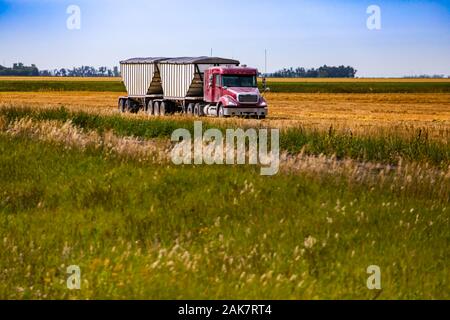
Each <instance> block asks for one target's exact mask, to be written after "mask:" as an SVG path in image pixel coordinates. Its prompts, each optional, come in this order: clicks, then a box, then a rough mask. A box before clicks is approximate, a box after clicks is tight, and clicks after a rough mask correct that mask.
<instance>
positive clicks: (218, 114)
mask: <svg viewBox="0 0 450 320" xmlns="http://www.w3.org/2000/svg"><path fill="white" fill-rule="evenodd" d="M217 116H218V117H219V118H223V117H225V112H224V110H223V106H222V105H219V109H218V111H217Z"/></svg>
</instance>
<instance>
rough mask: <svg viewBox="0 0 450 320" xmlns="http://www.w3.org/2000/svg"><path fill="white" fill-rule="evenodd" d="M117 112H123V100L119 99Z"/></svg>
mask: <svg viewBox="0 0 450 320" xmlns="http://www.w3.org/2000/svg"><path fill="white" fill-rule="evenodd" d="M119 112H122V113H123V112H125V99H123V98H120V99H119Z"/></svg>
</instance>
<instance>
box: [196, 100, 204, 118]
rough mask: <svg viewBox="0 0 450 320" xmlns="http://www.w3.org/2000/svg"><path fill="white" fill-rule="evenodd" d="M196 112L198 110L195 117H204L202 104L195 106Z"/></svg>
mask: <svg viewBox="0 0 450 320" xmlns="http://www.w3.org/2000/svg"><path fill="white" fill-rule="evenodd" d="M194 108H195V110H196V112H197V113H196V114H195V116H196V117H203V115H204V114H203V106H202V105H201V103H196V104H195V107H194Z"/></svg>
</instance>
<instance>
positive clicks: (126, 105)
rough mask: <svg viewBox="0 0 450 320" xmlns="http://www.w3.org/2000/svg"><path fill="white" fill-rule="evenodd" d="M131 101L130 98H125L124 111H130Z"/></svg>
mask: <svg viewBox="0 0 450 320" xmlns="http://www.w3.org/2000/svg"><path fill="white" fill-rule="evenodd" d="M132 111H133V110H132V103H131V100H130V99H127V100H125V112H132Z"/></svg>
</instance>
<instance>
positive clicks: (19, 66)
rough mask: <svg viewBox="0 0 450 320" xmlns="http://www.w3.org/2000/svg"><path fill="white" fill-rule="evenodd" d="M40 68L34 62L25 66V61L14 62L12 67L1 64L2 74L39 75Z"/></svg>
mask: <svg viewBox="0 0 450 320" xmlns="http://www.w3.org/2000/svg"><path fill="white" fill-rule="evenodd" d="M38 75H39V69H38V68H37V67H36V66H35V65H34V64H32V65H31V66H24V65H23V63H20V62H19V63H14V64H13V67H12V68H7V67H4V66H2V65H0V76H38Z"/></svg>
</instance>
